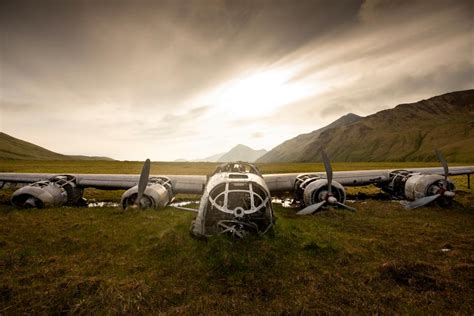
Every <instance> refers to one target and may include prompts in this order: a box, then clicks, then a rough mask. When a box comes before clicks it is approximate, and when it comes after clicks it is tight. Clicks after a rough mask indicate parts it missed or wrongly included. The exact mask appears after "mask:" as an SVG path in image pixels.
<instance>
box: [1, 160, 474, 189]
mask: <svg viewBox="0 0 474 316" xmlns="http://www.w3.org/2000/svg"><path fill="white" fill-rule="evenodd" d="M395 170H396V169H385V170H360V171H336V172H334V175H333V177H334V180H335V181H337V182H339V183H340V184H342V185H343V186H362V185H368V184H373V183H383V182H387V181H389V180H390V173H391V172H393V171H395ZM406 170H408V171H414V172H419V173H422V174H438V175H443V168H408V169H406ZM60 174H64V173H60ZM299 174H301V173H286V174H266V175H263V178H264V180H265V183H266V185H267V187H268V189H269V191H270V192H271V193H278V192H289V191H292V190H293V185H294V182H295V179H296V177H297V176H298V175H299ZM308 174H314V175H316V176H319V177H321V178H326V174H325V173H324V172H314V173H308ZM462 174H474V166H463V167H450V168H449V175H462ZM55 175H57V174H53V173H9V172H4V173H0V188H1V187H2V186H3V183H33V182H37V181H40V180H45V179H49V178H51V177H53V176H55ZM71 176H74V177H75V178H76V184H77V185H78V186H79V187H82V188H97V189H104V190H107V189H108V190H118V189H129V188H131V187H133V186H134V185H136V184H137V183H138V179H139V175H130V174H71ZM165 176H166V177H169V178H170V179H171V182H172V184H173V192H174V193H188V194H202V193H203V191H204V186H205V185H206V179H207V177H206V176H204V175H165ZM150 177H160V175H151V176H150Z"/></svg>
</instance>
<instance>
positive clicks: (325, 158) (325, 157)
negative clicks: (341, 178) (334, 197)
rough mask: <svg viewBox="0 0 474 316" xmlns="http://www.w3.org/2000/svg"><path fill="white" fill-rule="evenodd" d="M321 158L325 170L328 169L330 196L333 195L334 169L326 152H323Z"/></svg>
mask: <svg viewBox="0 0 474 316" xmlns="http://www.w3.org/2000/svg"><path fill="white" fill-rule="evenodd" d="M321 156H322V157H323V162H324V169H326V178H327V179H328V194H329V195H331V194H332V187H331V184H332V167H331V162H330V161H329V158H328V155H326V152H325V151H324V150H321Z"/></svg>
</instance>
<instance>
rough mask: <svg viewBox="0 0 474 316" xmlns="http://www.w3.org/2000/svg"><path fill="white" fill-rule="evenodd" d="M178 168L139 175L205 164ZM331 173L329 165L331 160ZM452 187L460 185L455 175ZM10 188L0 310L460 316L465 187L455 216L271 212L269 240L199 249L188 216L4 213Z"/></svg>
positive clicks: (468, 215)
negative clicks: (272, 226)
mask: <svg viewBox="0 0 474 316" xmlns="http://www.w3.org/2000/svg"><path fill="white" fill-rule="evenodd" d="M56 163H58V162H56ZM110 165H112V167H110ZM184 165H186V164H184ZM184 165H183V164H181V166H184ZM187 165H188V168H187V169H186V171H184V172H183V171H181V172H179V170H181V169H180V168H179V166H180V164H175V163H170V164H163V163H159V164H154V165H153V169H152V171H153V172H155V173H159V172H163V173H168V174H172V173H201V172H202V171H205V170H212V167H213V166H212V165H211V164H196V165H195V168H194V169H193V164H187ZM401 165H403V164H401ZM409 165H411V166H413V164H409ZM409 165H406V164H405V166H407V167H408V166H409ZM344 166H345V167H346V168H347V169H374V168H385V167H388V166H393V165H389V164H375V163H373V164H356V167H354V166H353V165H352V164H344ZM8 168H10V169H14V170H11V171H25V172H26V171H37V172H60V171H61V172H73V171H74V172H110V173H113V172H124V173H125V172H138V171H139V170H140V168H141V165H140V163H117V162H111V163H105V162H95V163H93V162H60V165H55V163H50V162H41V163H38V162H31V163H24V162H21V163H16V164H15V163H11V164H7V165H5V164H2V166H1V167H0V169H8ZM61 168H63V169H61ZM75 168H78V169H80V170H75ZM308 168H312V169H311V170H315V169H317V170H321V168H322V166H321V165H309V164H308V165H306V164H288V165H284V164H281V165H268V166H264V167H263V168H262V169H264V170H265V171H267V172H282V171H296V170H297V169H300V170H301V171H303V170H308ZM336 168H338V170H340V169H341V168H343V165H338V164H335V165H334V169H336ZM60 169H61V170H60ZM104 170H105V171H104ZM2 171H6V170H2ZM204 173H205V172H204ZM454 180H455V181H456V184H457V185H458V188H460V189H461V190H462V191H466V187H465V186H466V180H465V177H456V178H454ZM350 190H354V191H351V192H352V193H356V192H357V191H356V190H360V191H363V192H367V193H374V192H376V191H377V189H372V188H361V189H356V188H351V189H350ZM10 192H11V191H9V190H3V191H0V314H20V313H28V314H31V313H37V314H46V313H51V314H52V313H54V314H56V313H81V314H91V313H100V314H103V313H106V314H117V313H118V314H122V313H123V314H149V313H154V314H159V313H165V314H193V315H194V314H205V315H208V314H308V315H313V314H327V313H330V314H369V313H370V314H374V313H383V314H393V313H395V314H465V315H470V314H472V313H473V312H474V197H473V195H472V194H471V193H467V192H460V193H459V194H458V196H457V198H456V199H457V200H459V201H460V202H461V203H463V204H464V206H465V207H464V208H460V207H455V208H452V209H449V210H446V209H442V208H439V207H431V208H421V209H418V210H409V211H408V210H405V209H404V208H403V207H402V206H401V205H399V204H398V203H393V202H389V201H374V200H370V199H368V200H365V201H358V202H356V203H353V204H351V205H352V206H355V207H356V208H357V209H358V212H357V213H355V214H353V213H349V212H345V211H341V210H331V211H327V212H323V213H321V214H319V215H315V216H310V217H298V216H296V215H295V212H296V211H295V210H292V209H283V208H281V207H279V206H278V205H275V212H276V217H277V223H276V226H275V234H274V236H264V237H263V238H257V237H254V238H248V239H245V240H240V241H234V240H230V239H228V238H223V237H215V238H212V239H210V240H208V241H207V242H205V241H200V240H196V239H193V238H191V237H190V235H189V226H190V223H191V221H192V220H193V219H194V214H191V213H187V212H182V211H179V210H175V209H173V208H169V207H168V208H165V209H163V210H158V211H156V210H146V211H135V212H124V211H122V210H120V209H116V208H71V207H64V208H56V209H46V210H16V209H14V208H13V207H11V206H9V205H8V195H9V193H10ZM120 193H121V191H112V192H105V194H104V193H102V192H101V191H96V190H86V196H87V197H89V198H90V197H94V198H105V199H109V200H117V199H119V198H120ZM443 248H447V249H450V251H448V252H443V251H441V249H443Z"/></svg>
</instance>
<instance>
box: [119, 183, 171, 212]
mask: <svg viewBox="0 0 474 316" xmlns="http://www.w3.org/2000/svg"><path fill="white" fill-rule="evenodd" d="M137 195H138V185H136V186H134V187H131V188H130V189H128V190H127V191H125V192H124V194H122V198H121V201H120V204H121V205H122V207H123V208H124V209H126V208H127V207H129V206H131V205H134V204H135V200H136V198H137ZM172 197H173V191H172V185H171V180H170V179H169V178H166V177H159V178H150V180H149V181H148V185H147V187H146V189H145V192H144V193H143V197H142V200H141V202H140V205H141V206H142V207H143V208H160V207H165V206H166V205H168V203H169V202H170V201H171V198H172Z"/></svg>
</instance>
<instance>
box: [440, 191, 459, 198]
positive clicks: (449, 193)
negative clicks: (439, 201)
mask: <svg viewBox="0 0 474 316" xmlns="http://www.w3.org/2000/svg"><path fill="white" fill-rule="evenodd" d="M455 195H456V193H454V192H453V191H444V192H443V196H445V197H448V198H453V197H454V196H455Z"/></svg>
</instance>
